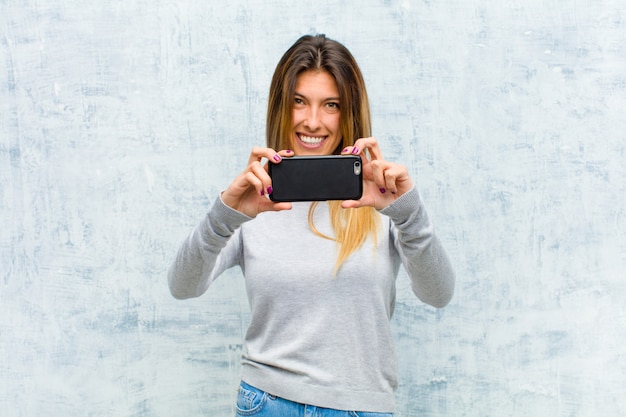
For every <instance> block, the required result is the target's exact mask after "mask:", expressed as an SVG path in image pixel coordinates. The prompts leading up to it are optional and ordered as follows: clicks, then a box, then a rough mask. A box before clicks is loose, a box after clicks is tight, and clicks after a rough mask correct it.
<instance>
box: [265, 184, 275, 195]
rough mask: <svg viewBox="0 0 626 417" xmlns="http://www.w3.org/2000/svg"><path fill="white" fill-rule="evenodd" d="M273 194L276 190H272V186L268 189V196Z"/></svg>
mask: <svg viewBox="0 0 626 417" xmlns="http://www.w3.org/2000/svg"><path fill="white" fill-rule="evenodd" d="M273 192H274V189H273V188H272V186H271V185H270V186H269V187H267V193H268V194H272V193H273Z"/></svg>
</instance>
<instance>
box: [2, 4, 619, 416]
mask: <svg viewBox="0 0 626 417" xmlns="http://www.w3.org/2000/svg"><path fill="white" fill-rule="evenodd" d="M318 3H319V2H291V1H283V0H264V1H252V2H248V1H244V0H233V1H228V2H208V1H207V2H205V1H200V0H196V1H166V0H155V1H147V0H143V1H141V0H125V1H113V0H98V1H95V0H94V1H88V2H80V1H76V0H64V1H61V0H56V1H34V0H0V415H2V416H4V417H14V416H65V417H72V416H77V417H78V416H87V415H88V416H116V417H117V416H168V417H173V416H181V417H182V416H186V417H188V416H232V415H234V412H233V407H234V399H235V388H236V385H237V382H238V375H239V356H240V354H241V340H242V334H243V332H244V329H245V325H246V321H247V314H248V306H247V300H246V297H245V294H244V287H243V280H242V278H241V276H240V274H239V273H238V271H231V272H230V273H228V274H227V275H226V276H224V277H223V278H221V279H220V280H219V281H218V282H217V283H216V284H215V285H214V287H212V288H211V289H210V291H209V292H208V293H207V294H205V295H204V296H203V297H201V298H199V299H197V300H191V301H185V302H180V301H176V300H174V299H173V298H171V296H170V295H169V292H168V289H167V285H166V270H167V267H168V266H169V264H170V262H171V261H172V259H173V256H174V253H175V251H176V249H177V247H178V244H179V242H180V241H181V240H182V239H183V237H184V236H185V235H186V234H187V233H188V231H189V230H190V229H191V227H192V226H193V225H195V224H196V222H197V221H199V220H200V218H201V217H202V216H203V214H204V213H205V211H206V209H207V207H208V206H209V205H210V204H211V202H212V200H213V199H214V198H215V197H216V195H217V193H218V192H219V190H220V189H222V188H223V187H224V186H225V185H226V184H227V183H228V182H229V180H230V179H231V178H232V177H233V176H234V175H236V174H237V173H238V172H239V171H240V170H241V169H242V168H243V167H244V165H245V162H246V160H247V154H248V152H249V149H250V148H251V147H252V146H254V145H260V144H262V143H263V140H264V120H265V105H266V97H267V91H268V86H269V80H270V76H271V73H272V70H273V68H274V66H275V65H276V62H277V60H278V59H279V57H280V55H281V54H282V53H283V51H284V50H285V49H286V48H287V47H288V46H289V45H291V44H292V43H293V42H294V41H295V39H297V37H299V36H300V35H302V34H305V33H316V32H321V33H326V34H327V35H329V36H331V37H334V38H336V39H338V40H340V41H342V42H343V43H344V44H346V45H347V46H348V47H349V48H350V49H351V50H352V52H353V53H354V55H355V56H356V58H357V60H358V61H359V62H360V64H361V66H362V69H363V72H364V75H365V78H366V82H367V83H368V87H369V93H370V98H371V102H372V111H373V118H374V132H375V135H376V136H377V137H378V138H379V140H380V141H381V142H382V143H383V146H384V151H385V154H386V156H387V158H388V159H391V160H397V161H401V162H403V163H405V164H406V165H407V166H408V167H409V169H410V170H411V172H412V173H413V175H414V176H415V178H416V179H417V181H418V183H419V187H420V190H421V192H422V194H423V196H424V199H425V201H426V204H427V206H428V208H429V211H430V213H431V215H432V217H433V218H434V220H435V222H436V224H437V228H438V231H439V233H440V235H441V237H442V239H443V241H444V242H445V244H446V246H447V248H448V249H449V252H450V256H451V258H452V260H453V262H454V265H455V267H456V269H457V272H458V289H457V293H456V295H455V298H454V301H453V302H452V304H451V305H450V306H448V307H447V308H446V309H444V310H440V311H438V310H435V309H432V308H430V307H426V306H424V305H422V304H421V303H420V302H418V301H417V300H416V299H415V298H414V297H413V296H412V295H411V294H410V290H409V287H408V284H407V281H406V277H405V276H404V275H401V276H400V277H399V290H398V291H399V304H398V307H397V310H396V314H395V316H394V322H393V324H394V329H395V332H396V340H397V348H398V354H399V359H400V364H401V375H400V383H401V386H400V388H399V391H398V403H399V410H398V415H399V416H420V417H426V416H428V417H443V416H475V417H484V416H515V417H522V416H533V417H537V416H539V417H554V416H562V417H583V416H584V417H596V416H618V415H624V414H626V400H625V399H624V398H625V395H624V394H625V392H624V386H626V348H624V346H623V343H624V340H626V326H625V321H626V307H625V305H626V304H625V303H624V299H625V297H626V279H625V278H626V276H625V275H626V272H625V271H626V203H625V199H624V195H625V194H626V189H625V184H626V163H625V155H624V147H625V143H626V117H625V110H624V109H625V108H626V58H625V57H626V20H625V19H626V6H625V5H624V3H623V2H622V1H618V0H613V1H612V0H599V1H598V0H579V1H565V0H564V1H556V0H553V1H547V0H528V1H513V2H495V1H487V0H484V1H464V0H451V1H437V0H434V1H426V0H424V1H411V0H407V1H395V0H391V1H382V0H381V1H370V2H359V3H358V4H357V2H339V1H334V2H333V1H330V2H323V3H322V4H318Z"/></svg>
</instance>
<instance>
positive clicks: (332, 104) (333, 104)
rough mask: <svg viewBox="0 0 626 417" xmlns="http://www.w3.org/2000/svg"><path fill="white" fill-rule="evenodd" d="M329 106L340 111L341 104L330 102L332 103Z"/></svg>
mask: <svg viewBox="0 0 626 417" xmlns="http://www.w3.org/2000/svg"><path fill="white" fill-rule="evenodd" d="M327 106H328V107H330V108H331V109H337V110H339V103H335V102H330V103H328V104H327Z"/></svg>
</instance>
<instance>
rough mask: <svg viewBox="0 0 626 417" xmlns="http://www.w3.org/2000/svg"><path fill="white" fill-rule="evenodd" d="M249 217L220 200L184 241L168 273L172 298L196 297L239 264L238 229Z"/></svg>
mask: <svg viewBox="0 0 626 417" xmlns="http://www.w3.org/2000/svg"><path fill="white" fill-rule="evenodd" d="M249 220H251V218H250V217H248V216H246V215H244V214H242V213H240V212H238V211H236V210H233V209H232V208H230V207H228V206H227V205H226V204H224V202H222V200H221V198H219V197H218V198H217V199H216V200H215V203H214V204H213V206H212V207H211V209H210V210H209V212H208V213H207V215H206V216H205V218H204V219H203V220H202V221H201V222H200V223H199V224H198V225H197V226H196V227H195V228H194V229H193V230H192V232H191V233H190V235H189V236H188V237H187V239H185V240H184V241H183V243H182V244H181V246H180V248H179V249H178V253H177V255H176V259H175V260H174V262H173V264H172V266H171V267H170V269H169V272H168V283H169V287H170V292H171V293H172V295H173V296H174V297H175V298H178V299H184V298H192V297H199V296H200V295H202V294H204V292H205V291H206V290H207V289H208V288H209V286H210V285H211V283H212V282H213V281H214V280H215V278H217V277H218V276H219V275H220V274H221V273H222V272H224V271H225V270H226V269H228V268H231V267H233V266H235V265H237V264H238V262H239V260H240V258H241V257H240V253H241V242H240V233H239V227H240V226H241V225H242V224H243V223H245V222H246V221H249Z"/></svg>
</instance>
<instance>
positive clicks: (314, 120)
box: [304, 107, 320, 130]
mask: <svg viewBox="0 0 626 417" xmlns="http://www.w3.org/2000/svg"><path fill="white" fill-rule="evenodd" d="M304 125H305V127H307V128H308V129H310V130H316V129H317V128H318V127H319V126H320V118H319V113H318V111H317V110H316V109H315V108H312V107H311V108H309V110H308V111H307V114H306V120H305V121H304Z"/></svg>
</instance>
